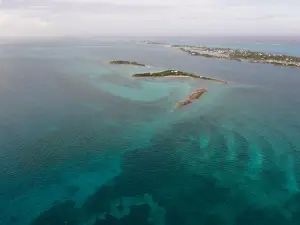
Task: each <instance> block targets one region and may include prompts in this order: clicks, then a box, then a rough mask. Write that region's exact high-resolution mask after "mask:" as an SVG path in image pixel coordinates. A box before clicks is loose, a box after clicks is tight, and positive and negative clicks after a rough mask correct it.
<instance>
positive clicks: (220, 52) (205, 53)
mask: <svg viewBox="0 0 300 225" xmlns="http://www.w3.org/2000/svg"><path fill="white" fill-rule="evenodd" d="M172 47H173V48H178V49H179V50H181V51H183V52H186V53H188V54H189V55H191V56H202V57H206V58H217V59H228V60H236V61H238V62H242V61H248V62H252V63H262V64H273V65H276V66H289V67H298V68H300V57H296V56H289V55H283V54H272V53H264V52H254V51H249V50H236V49H230V48H209V47H205V46H189V45H172Z"/></svg>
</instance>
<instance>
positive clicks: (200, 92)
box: [176, 88, 207, 108]
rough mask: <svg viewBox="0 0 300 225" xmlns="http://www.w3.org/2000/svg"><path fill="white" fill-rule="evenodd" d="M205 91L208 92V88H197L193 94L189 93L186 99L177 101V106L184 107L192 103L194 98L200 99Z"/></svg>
mask: <svg viewBox="0 0 300 225" xmlns="http://www.w3.org/2000/svg"><path fill="white" fill-rule="evenodd" d="M205 92H207V89H205V88H200V89H198V90H196V91H195V92H193V93H192V94H191V95H189V96H188V98H187V99H186V100H184V101H181V102H177V103H176V107H177V108H182V107H184V106H186V105H189V104H191V103H192V102H193V101H194V100H197V99H199V98H200V97H201V96H202V95H203V94H204V93H205Z"/></svg>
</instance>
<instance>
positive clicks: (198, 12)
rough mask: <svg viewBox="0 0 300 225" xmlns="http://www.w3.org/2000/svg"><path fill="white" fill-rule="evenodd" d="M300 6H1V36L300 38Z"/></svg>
mask: <svg viewBox="0 0 300 225" xmlns="http://www.w3.org/2000/svg"><path fill="white" fill-rule="evenodd" d="M299 8H300V1H298V0H287V1H281V0H265V1H260V0H185V1H182V0H164V1H162V0H144V1H141V0H123V1H120V0H2V1H1V0H0V36H9V35H13V36H24V35H29V34H30V35H33V36H35V35H220V34H222V35H249V34H251V35H266V34H267V35H280V34H285V35H300V16H299V13H298V9H299Z"/></svg>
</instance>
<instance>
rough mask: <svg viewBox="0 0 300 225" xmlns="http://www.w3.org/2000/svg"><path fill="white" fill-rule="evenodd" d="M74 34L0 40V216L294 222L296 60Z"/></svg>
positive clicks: (48, 220)
mask: <svg viewBox="0 0 300 225" xmlns="http://www.w3.org/2000/svg"><path fill="white" fill-rule="evenodd" d="M87 43H89V42H87ZM87 43H77V44H76V43H72V44H67V43H64V42H55V43H50V44H49V43H47V44H43V43H38V44H22V45H5V46H1V47H0V49H1V51H0V79H1V82H0V104H1V111H0V165H1V169H0V178H1V179H0V224H4V225H6V224H16V225H21V224H35V225H42V224H76V225H77V224H95V225H100V224H112V223H115V224H133V223H135V224H169V225H176V224H180V225H183V224H188V225H189V224H191V225H192V224H210V225H211V224H236V225H240V224H255V225H259V224H264V225H265V224H272V225H274V224H284V225H286V224H299V223H300V216H299V214H300V203H299V199H300V197H299V196H300V195H299V185H300V183H299V182H300V173H299V171H300V155H299V150H300V139H299V133H300V119H299V112H300V100H299V94H300V91H299V84H300V70H299V69H296V68H281V67H276V66H272V65H257V64H251V63H238V62H231V61H224V60H214V59H205V58H200V57H189V56H188V55H186V54H184V53H182V52H180V51H176V50H174V49H170V48H164V47H162V46H149V45H144V44H140V43H137V44H136V43H134V42H129V43H126V44H124V43H122V42H118V43H113V42H97V43H93V45H92V46H91V45H88V44H87ZM114 59H125V60H134V61H138V62H141V63H146V64H148V65H149V67H147V68H139V67H132V66H116V65H109V64H108V63H107V62H108V61H109V60H114ZM167 68H174V69H178V70H184V71H187V72H193V73H196V74H199V75H204V76H211V77H216V78H220V79H224V80H227V81H229V84H228V85H221V84H218V83H211V82H207V81H201V80H193V79H182V78H180V79H179V78H178V79H176V78H174V79H173V78H172V79H171V78H168V79H133V78H132V77H131V74H132V73H135V72H145V71H159V70H161V69H167ZM199 87H206V88H207V89H208V92H207V93H206V94H205V95H204V96H203V97H202V98H201V99H200V100H198V101H197V102H194V103H193V104H192V105H190V106H188V107H186V108H183V109H176V108H175V104H176V102H178V101H181V100H183V99H185V98H186V96H187V95H188V94H190V93H191V92H192V91H194V90H195V89H197V88H199ZM116 202H119V204H117V203H116ZM116 204H117V206H116ZM118 211H121V212H118ZM105 213H106V214H112V216H111V217H107V216H106V219H105ZM122 213H123V214H124V215H125V214H126V213H127V214H129V215H127V216H124V215H123V216H124V217H122V218H119V217H120V216H118V215H119V214H122ZM117 214H118V215H117ZM97 218H98V219H97Z"/></svg>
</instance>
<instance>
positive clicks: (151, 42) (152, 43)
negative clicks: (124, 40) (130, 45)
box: [143, 41, 166, 45]
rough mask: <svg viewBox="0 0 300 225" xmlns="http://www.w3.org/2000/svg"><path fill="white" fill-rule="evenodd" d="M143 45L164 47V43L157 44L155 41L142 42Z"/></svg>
mask: <svg viewBox="0 0 300 225" xmlns="http://www.w3.org/2000/svg"><path fill="white" fill-rule="evenodd" d="M143 43H145V44H148V45H166V43H164V42H157V41H143Z"/></svg>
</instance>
